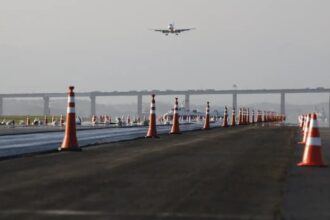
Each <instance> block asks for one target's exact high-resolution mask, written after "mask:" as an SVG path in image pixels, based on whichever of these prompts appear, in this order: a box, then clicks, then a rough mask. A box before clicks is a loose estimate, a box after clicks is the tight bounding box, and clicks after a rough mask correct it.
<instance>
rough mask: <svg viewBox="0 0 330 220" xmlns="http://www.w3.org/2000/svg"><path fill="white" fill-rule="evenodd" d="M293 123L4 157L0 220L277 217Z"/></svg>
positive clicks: (0, 168)
mask: <svg viewBox="0 0 330 220" xmlns="http://www.w3.org/2000/svg"><path fill="white" fill-rule="evenodd" d="M296 135H297V132H296V128H294V127H278V126H270V127H268V126H267V127H256V126H240V127H236V128H227V129H223V128H218V129H212V130H210V131H195V132H188V133H184V134H182V135H161V137H160V138H159V139H139V140H134V141H126V142H119V143H112V144H107V145H99V146H96V147H89V148H86V149H84V150H83V151H82V152H60V153H50V154H43V155H35V156H29V157H24V158H16V159H10V160H3V161H0V173H1V175H0V201H1V203H0V218H3V219H115V220H116V219H129V220H130V219H134V220H139V219H141V220H142V219H143V220H149V219H150V220H151V219H153V220H154V219H174V220H176V219H187V220H192V219H198V220H206V219H207V220H208V219H210V220H211V219H239V220H245V219H262V220H264V219H265V220H267V219H281V217H282V214H283V213H282V201H283V196H284V192H285V191H286V189H287V185H286V182H287V177H288V176H289V175H288V170H289V169H288V168H289V167H290V165H292V161H293V158H294V149H295V148H296V144H295V140H296V139H297V137H296Z"/></svg>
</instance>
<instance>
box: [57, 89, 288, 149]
mask: <svg viewBox="0 0 330 220" xmlns="http://www.w3.org/2000/svg"><path fill="white" fill-rule="evenodd" d="M73 90H74V87H73V86H70V87H69V92H68V106H67V115H66V124H65V136H64V139H63V142H62V145H61V147H60V148H59V150H80V147H79V144H78V140H77V135H76V122H75V118H76V114H75V94H74V92H73ZM209 104H210V103H209V102H207V106H206V115H205V123H204V126H203V128H204V129H210V114H209V113H210V105H209ZM259 118H260V119H261V121H262V122H272V121H282V120H284V119H285V116H283V115H277V114H275V113H273V112H267V113H266V112H264V115H261V114H259V111H258V115H257V122H258V119H259ZM228 119H229V116H228V110H227V107H225V111H224V120H223V124H222V126H223V127H229V123H228ZM231 120H232V122H231V126H236V116H235V109H233V112H232V118H231ZM92 122H94V123H96V117H95V116H94V117H93V119H92ZM63 123H64V121H63ZM252 123H254V111H252ZM243 124H250V115H249V110H246V109H240V112H239V121H238V125H243ZM170 134H181V132H180V127H179V114H178V98H175V104H174V114H173V123H172V128H171V130H170ZM146 137H147V138H157V137H158V135H157V128H156V103H155V95H154V94H153V95H152V96H151V104H150V118H149V129H148V132H147V135H146Z"/></svg>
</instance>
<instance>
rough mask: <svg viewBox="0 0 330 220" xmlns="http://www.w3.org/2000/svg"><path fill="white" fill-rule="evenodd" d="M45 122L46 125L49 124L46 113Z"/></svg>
mask: <svg viewBox="0 0 330 220" xmlns="http://www.w3.org/2000/svg"><path fill="white" fill-rule="evenodd" d="M44 124H45V126H47V125H48V119H47V115H45V119H44Z"/></svg>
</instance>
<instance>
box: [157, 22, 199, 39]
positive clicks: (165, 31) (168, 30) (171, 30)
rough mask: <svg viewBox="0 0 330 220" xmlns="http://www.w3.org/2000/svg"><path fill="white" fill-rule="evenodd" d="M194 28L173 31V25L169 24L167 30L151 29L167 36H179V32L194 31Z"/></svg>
mask: <svg viewBox="0 0 330 220" xmlns="http://www.w3.org/2000/svg"><path fill="white" fill-rule="evenodd" d="M194 29H195V28H185V29H175V28H174V24H169V25H168V28H167V29H152V30H153V31H159V32H162V33H163V34H165V35H166V36H168V34H175V35H179V34H180V33H181V32H184V31H190V30H194Z"/></svg>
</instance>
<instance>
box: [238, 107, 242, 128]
mask: <svg viewBox="0 0 330 220" xmlns="http://www.w3.org/2000/svg"><path fill="white" fill-rule="evenodd" d="M242 123H243V120H242V109H241V108H240V109H239V111H238V125H242Z"/></svg>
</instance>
